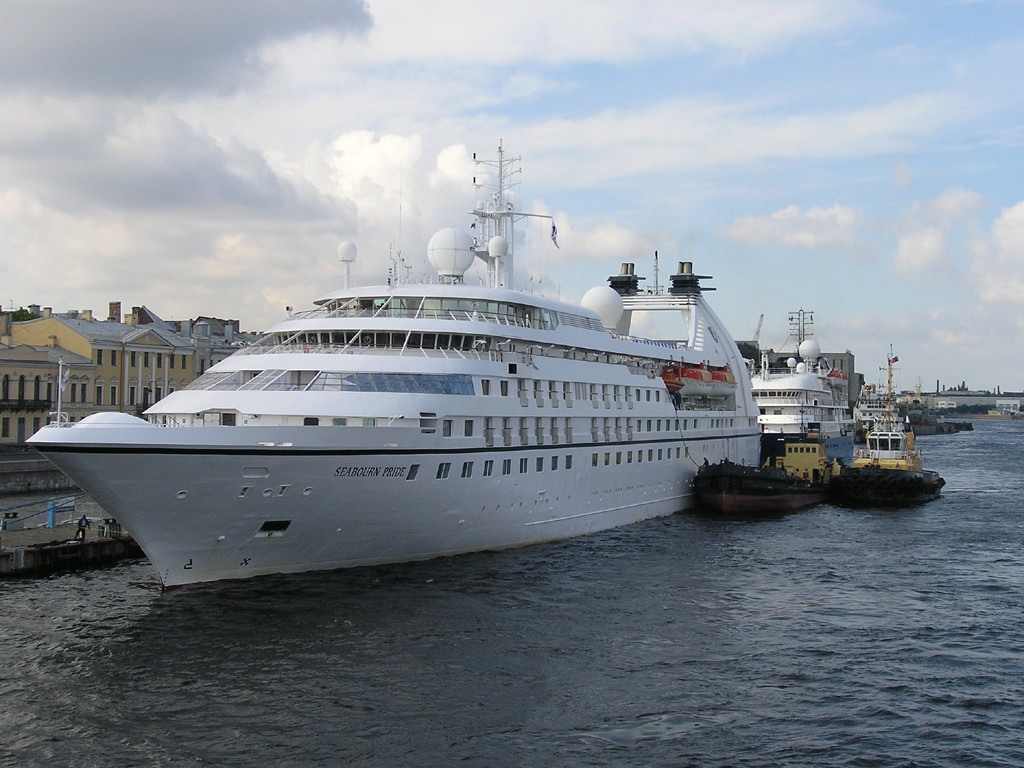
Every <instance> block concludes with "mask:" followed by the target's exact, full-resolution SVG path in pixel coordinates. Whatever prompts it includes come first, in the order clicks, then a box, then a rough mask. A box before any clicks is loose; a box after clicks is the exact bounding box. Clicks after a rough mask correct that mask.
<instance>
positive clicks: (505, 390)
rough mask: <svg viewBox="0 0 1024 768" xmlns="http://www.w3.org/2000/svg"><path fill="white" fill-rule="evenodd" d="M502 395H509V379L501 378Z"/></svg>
mask: <svg viewBox="0 0 1024 768" xmlns="http://www.w3.org/2000/svg"><path fill="white" fill-rule="evenodd" d="M501 396H502V397H508V381H507V380H506V379H502V380H501Z"/></svg>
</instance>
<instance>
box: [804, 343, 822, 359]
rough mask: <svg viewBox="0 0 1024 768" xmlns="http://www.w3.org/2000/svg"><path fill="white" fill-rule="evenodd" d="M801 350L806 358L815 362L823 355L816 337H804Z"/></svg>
mask: <svg viewBox="0 0 1024 768" xmlns="http://www.w3.org/2000/svg"><path fill="white" fill-rule="evenodd" d="M799 352H800V357H802V358H803V359H804V360H810V361H811V362H814V361H815V360H817V359H818V357H819V356H820V355H821V346H820V345H819V344H818V342H816V341H815V340H814V339H804V340H803V341H801V342H800V349H799Z"/></svg>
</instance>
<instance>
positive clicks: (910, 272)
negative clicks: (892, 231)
mask: <svg viewBox="0 0 1024 768" xmlns="http://www.w3.org/2000/svg"><path fill="white" fill-rule="evenodd" d="M948 262H949V257H948V256H947V254H946V238H945V235H944V234H943V232H942V230H940V229H939V228H937V227H924V228H921V229H917V230H915V231H913V232H908V233H907V234H905V235H901V236H900V237H899V238H898V239H897V243H896V252H895V253H894V254H893V269H894V270H895V271H896V273H897V274H900V275H903V276H904V277H918V278H922V277H926V276H927V275H926V273H927V271H928V270H934V269H939V268H942V267H945V266H947V265H948Z"/></svg>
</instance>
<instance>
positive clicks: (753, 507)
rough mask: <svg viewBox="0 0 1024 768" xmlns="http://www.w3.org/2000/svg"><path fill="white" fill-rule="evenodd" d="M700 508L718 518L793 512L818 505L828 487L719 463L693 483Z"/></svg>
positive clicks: (766, 470)
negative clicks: (721, 516)
mask: <svg viewBox="0 0 1024 768" xmlns="http://www.w3.org/2000/svg"><path fill="white" fill-rule="evenodd" d="M694 491H695V493H696V497H697V502H698V504H699V505H700V507H701V508H702V509H703V510H704V511H706V512H711V513H713V514H718V515H765V514H782V513H786V512H794V511H797V510H800V509H805V508H807V507H812V506H814V505H815V504H819V503H821V502H823V501H825V499H826V498H827V497H828V486H827V485H825V484H823V483H810V482H807V481H803V480H800V479H798V478H795V477H791V476H789V475H787V474H786V472H785V471H784V470H781V469H772V468H767V467H745V466H740V465H737V464H731V463H722V464H716V465H711V466H708V467H704V468H702V469H701V470H700V471H699V472H698V473H697V476H696V478H695V479H694Z"/></svg>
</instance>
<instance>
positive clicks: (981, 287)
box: [971, 202, 1024, 306]
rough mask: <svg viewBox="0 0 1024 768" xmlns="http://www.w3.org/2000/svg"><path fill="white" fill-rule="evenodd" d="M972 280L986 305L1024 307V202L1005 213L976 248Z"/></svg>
mask: <svg viewBox="0 0 1024 768" xmlns="http://www.w3.org/2000/svg"><path fill="white" fill-rule="evenodd" d="M971 279H972V281H973V284H974V286H975V289H976V290H977V292H978V296H979V298H980V299H981V300H982V301H984V302H990V303H1005V304H1010V305H1017V306H1020V305H1024V202H1020V203H1017V204H1016V205H1014V206H1012V207H1010V208H1007V209H1004V210H1003V211H1002V213H1001V214H1000V216H999V218H998V219H996V220H995V222H994V223H993V224H992V232H991V235H990V237H989V239H988V240H987V241H981V242H978V243H976V244H975V256H974V261H973V264H972V268H971Z"/></svg>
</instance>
